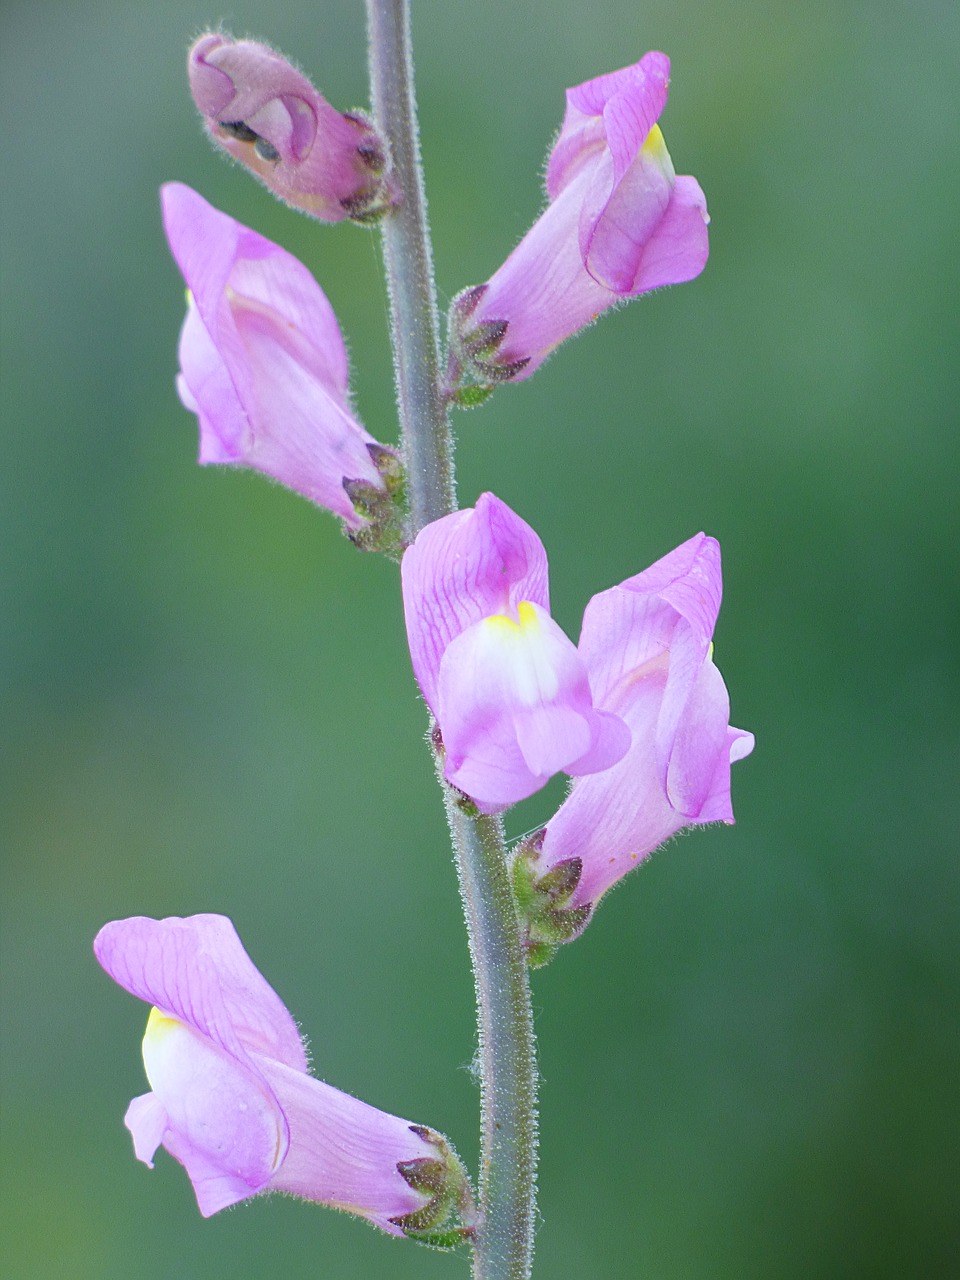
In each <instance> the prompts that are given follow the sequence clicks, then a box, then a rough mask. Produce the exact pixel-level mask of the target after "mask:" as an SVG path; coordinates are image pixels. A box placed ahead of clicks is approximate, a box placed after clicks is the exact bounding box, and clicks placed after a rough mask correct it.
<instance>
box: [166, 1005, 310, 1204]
mask: <svg viewBox="0 0 960 1280" xmlns="http://www.w3.org/2000/svg"><path fill="white" fill-rule="evenodd" d="M143 1061H144V1066H145V1067H146V1070H147V1076H148V1078H149V1080H150V1083H151V1085H152V1086H153V1091H154V1094H155V1096H156V1098H157V1101H158V1102H159V1103H160V1104H162V1107H163V1110H164V1112H165V1115H166V1126H165V1129H164V1134H163V1145H164V1146H165V1147H166V1149H167V1150H168V1151H169V1152H170V1154H171V1155H172V1156H173V1157H174V1158H175V1159H176V1160H179V1162H180V1163H181V1164H182V1165H183V1166H184V1168H185V1169H186V1170H187V1173H188V1175H189V1177H190V1181H191V1182H192V1183H193V1188H194V1191H195V1193H196V1196H197V1203H198V1205H199V1206H200V1212H201V1213H202V1214H203V1215H204V1217H209V1215H210V1214H212V1213H216V1212H218V1210H220V1209H223V1208H225V1207H226V1206H227V1205H228V1204H235V1203H236V1202H237V1201H238V1200H243V1199H245V1198H246V1197H247V1196H250V1195H253V1194H254V1193H255V1192H257V1191H258V1190H260V1189H261V1188H263V1187H265V1186H266V1185H267V1183H268V1182H269V1181H270V1179H271V1178H272V1177H273V1174H274V1173H275V1172H276V1170H277V1168H278V1167H279V1165H280V1164H281V1163H282V1161H283V1159H284V1156H285V1155H286V1153H287V1144H288V1140H289V1139H288V1127H287V1121H286V1118H285V1116H284V1113H283V1110H282V1108H281V1106H280V1104H279V1102H278V1100H277V1098H276V1096H275V1095H274V1093H273V1090H272V1088H271V1087H270V1085H269V1084H268V1082H267V1081H266V1080H265V1079H264V1077H263V1075H262V1073H261V1071H260V1070H259V1069H258V1068H257V1066H256V1065H254V1063H253V1062H251V1063H250V1065H249V1066H248V1065H247V1064H246V1063H245V1062H244V1061H241V1060H239V1059H237V1058H236V1057H234V1056H233V1055H232V1054H230V1053H229V1052H225V1051H224V1050H223V1049H221V1048H219V1047H218V1046H217V1045H215V1044H213V1043H212V1042H211V1041H210V1040H209V1039H208V1038H207V1037H206V1036H204V1035H202V1034H201V1033H200V1032H198V1031H196V1030H195V1029H194V1028H193V1027H192V1026H189V1025H187V1024H186V1023H184V1022H182V1021H176V1020H173V1019H169V1018H167V1017H166V1016H165V1015H159V1014H157V1013H156V1012H155V1013H154V1014H153V1015H151V1019H150V1021H149V1022H148V1024H147V1034H146V1035H145V1036H144V1041H143ZM256 1061H258V1062H259V1061H261V1059H259V1057H258V1058H257V1060H256Z"/></svg>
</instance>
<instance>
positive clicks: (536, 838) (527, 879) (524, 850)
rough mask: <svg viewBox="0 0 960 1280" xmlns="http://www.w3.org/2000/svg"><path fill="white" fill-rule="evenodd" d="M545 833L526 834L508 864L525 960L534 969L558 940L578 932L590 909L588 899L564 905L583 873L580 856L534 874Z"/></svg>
mask: <svg viewBox="0 0 960 1280" xmlns="http://www.w3.org/2000/svg"><path fill="white" fill-rule="evenodd" d="M544 835H545V831H543V830H541V831H538V832H536V833H535V834H534V835H533V836H530V837H528V838H527V839H526V840H525V841H524V842H523V843H522V844H521V845H520V847H519V849H518V850H517V853H516V855H515V857H514V860H513V865H512V867H511V873H512V874H511V878H512V882H513V895H514V900H515V902H516V904H517V915H518V916H519V918H520V926H521V930H522V933H523V939H524V945H525V947H526V952H527V961H528V963H529V964H530V966H531V968H534V969H538V968H540V967H542V966H543V965H545V964H546V963H547V962H548V961H549V960H551V959H552V957H553V954H554V952H555V951H556V950H557V947H558V946H560V944H561V943H563V942H569V941H570V940H571V938H575V937H576V936H577V935H578V934H579V933H581V932H582V931H583V929H584V927H585V926H586V923H587V921H588V920H589V919H590V915H591V913H592V911H593V905H592V904H591V903H587V904H586V905H585V906H581V907H571V906H568V905H567V904H568V903H569V902H570V899H571V898H572V897H573V895H574V892H575V891H576V888H577V885H578V884H579V883H580V877H581V876H582V875H583V861H582V859H580V858H566V859H564V861H563V862H558V863H557V865H556V866H555V867H551V868H550V870H549V871H547V872H545V873H544V874H543V875H538V874H537V864H538V862H539V857H540V850H541V848H542V846H543V837H544Z"/></svg>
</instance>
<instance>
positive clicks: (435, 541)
mask: <svg viewBox="0 0 960 1280" xmlns="http://www.w3.org/2000/svg"><path fill="white" fill-rule="evenodd" d="M401 572H402V581H403V608H404V616H405V618H406V624H407V639H408V641H409V644H410V656H411V658H412V660H413V670H414V674H415V675H416V677H417V682H418V684H419V685H420V689H421V691H422V693H423V696H424V698H425V700H426V703H427V706H428V707H429V708H430V709H431V711H432V712H433V713H434V715H436V714H437V681H438V678H439V671H440V661H441V658H442V656H443V652H444V650H445V649H446V647H447V646H448V645H449V644H450V642H451V641H452V640H453V639H454V638H455V637H456V636H458V635H459V634H460V633H461V632H462V631H463V630H464V629H465V628H466V627H469V626H471V625H472V624H473V623H475V622H477V621H479V620H480V619H481V618H484V617H487V616H489V615H490V614H494V613H512V612H513V611H514V610H515V609H516V606H517V604H519V602H520V601H521V600H529V601H531V602H532V603H534V604H538V605H542V607H543V608H544V609H546V608H549V596H548V589H547V557H546V552H545V551H544V549H543V543H542V542H541V541H540V539H539V538H538V537H537V535H536V534H535V533H534V531H533V530H532V529H531V528H530V526H529V525H528V524H526V522H525V521H523V520H521V519H520V517H519V516H518V515H516V514H515V513H514V512H513V511H511V510H510V508H509V507H508V506H507V505H506V503H503V502H501V501H500V499H499V498H497V497H495V496H494V495H493V494H492V493H485V494H481V495H480V497H479V498H478V499H477V505H476V507H475V508H473V509H471V508H469V507H468V508H466V509H465V510H463V511H456V512H454V513H453V515H450V516H445V517H444V518H443V519H441V520H436V521H434V523H433V524H430V525H427V527H426V528H425V529H423V530H422V531H421V532H420V534H419V535H418V536H417V539H416V541H415V542H414V543H413V545H412V546H410V547H408V548H407V550H406V552H405V553H404V557H403V564H402V566H401Z"/></svg>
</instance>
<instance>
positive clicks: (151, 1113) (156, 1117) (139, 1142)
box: [123, 1093, 167, 1169]
mask: <svg viewBox="0 0 960 1280" xmlns="http://www.w3.org/2000/svg"><path fill="white" fill-rule="evenodd" d="M123 1123H124V1124H125V1125H126V1126H127V1128H128V1129H129V1130H130V1134H131V1136H132V1137H133V1150H134V1153H135V1154H136V1157H137V1159H138V1160H141V1161H142V1162H143V1163H144V1164H145V1165H146V1166H147V1168H148V1169H152V1168H153V1157H154V1156H155V1155H156V1152H157V1147H159V1145H160V1143H161V1142H162V1141H163V1135H164V1134H165V1133H166V1131H167V1112H166V1109H165V1107H164V1105H163V1103H162V1102H161V1101H160V1099H159V1098H158V1097H157V1095H156V1094H155V1093H141V1094H140V1096H139V1097H138V1098H132V1099H131V1101H130V1105H129V1106H128V1107H127V1114H126V1115H125V1116H124V1117H123Z"/></svg>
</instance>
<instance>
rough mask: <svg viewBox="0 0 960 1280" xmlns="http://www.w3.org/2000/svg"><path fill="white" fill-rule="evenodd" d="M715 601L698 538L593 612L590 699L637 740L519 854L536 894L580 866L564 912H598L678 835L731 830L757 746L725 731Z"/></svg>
mask: <svg viewBox="0 0 960 1280" xmlns="http://www.w3.org/2000/svg"><path fill="white" fill-rule="evenodd" d="M720 596H721V577H720V547H719V545H718V544H717V542H716V541H715V540H714V539H713V538H708V537H707V536H706V535H705V534H702V533H699V534H697V535H696V537H693V538H691V539H689V541H687V542H684V543H683V544H682V545H681V546H679V547H677V549H676V550H675V551H671V552H670V554H669V555H666V556H664V557H663V559H662V560H658V561H657V563H656V564H654V565H652V566H651V567H650V568H649V569H646V570H645V571H644V572H643V573H640V574H637V575H636V577H633V578H628V579H627V580H626V582H622V583H621V584H620V585H619V586H618V587H613V588H612V589H611V590H609V591H602V592H601V593H600V594H599V595H596V596H594V597H593V599H592V600H591V601H590V603H589V604H588V605H587V608H586V611H585V613H584V618H583V630H582V632H581V636H580V645H579V652H580V656H581V658H582V659H583V661H584V662H585V664H586V666H587V669H588V671H589V673H590V687H591V689H592V691H593V698H594V702H595V704H596V705H597V706H598V707H600V708H602V709H603V710H605V711H607V712H610V713H612V714H614V715H617V716H619V717H620V718H621V719H622V720H623V721H624V722H625V723H626V724H627V725H628V726H629V728H630V732H631V735H632V736H631V744H630V749H629V751H627V753H626V755H624V757H623V758H622V759H621V760H620V761H619V762H618V763H616V764H614V765H613V766H612V767H611V768H609V769H607V770H606V771H605V772H604V773H599V774H595V775H593V776H591V777H587V778H578V779H577V780H576V782H574V784H573V787H572V788H571V791H570V794H569V796H568V798H567V799H566V800H565V801H564V803H563V804H562V805H561V806H560V808H559V810H558V811H557V813H556V814H555V815H554V816H553V818H552V819H551V820H550V821H549V822H548V823H547V825H546V831H545V832H542V833H538V836H537V838H536V840H535V841H533V842H531V843H530V844H528V846H527V847H525V848H524V849H522V850H521V851H520V854H519V855H518V856H519V857H522V858H524V859H525V860H526V861H527V863H528V864H529V867H530V873H531V876H532V883H533V885H534V887H535V886H536V883H537V881H538V880H541V879H542V878H543V877H544V876H547V875H549V874H550V873H552V872H554V869H555V868H558V867H569V866H570V865H571V864H572V863H574V860H576V861H577V862H579V875H578V876H577V877H576V880H575V883H574V884H573V885H572V886H571V883H570V877H569V876H568V877H567V880H566V881H565V884H564V887H565V890H566V892H565V894H564V897H563V901H562V904H561V905H562V906H563V907H564V908H565V909H567V910H576V909H578V908H584V907H587V908H589V907H592V906H593V905H594V904H595V903H596V902H597V900H598V899H599V898H600V896H601V894H603V893H605V892H606V890H607V889H609V888H610V886H611V885H612V884H614V883H615V881H617V880H619V879H620V878H621V876H624V875H626V873H627V872H628V871H630V870H632V868H633V867H635V866H637V864H638V863H639V862H640V861H641V860H642V859H643V858H645V857H646V856H647V855H648V854H649V853H651V852H652V851H653V850H654V849H655V848H656V847H657V846H658V845H660V844H662V843H663V842H664V841H665V840H667V839H669V837H670V836H672V835H674V834H675V833H676V832H678V831H680V830H681V828H683V827H688V826H692V825H698V824H703V823H707V822H727V823H732V822H733V809H732V806H731V802H730V765H731V763H732V762H733V761H734V760H741V759H743V757H744V756H747V755H749V754H750V752H751V751H752V750H753V741H754V740H753V734H751V733H746V732H744V731H743V730H742V729H733V728H731V727H730V723H729V720H730V701H729V698H728V696H727V690H726V687H725V685H724V683H723V678H722V677H721V675H720V672H719V671H718V670H717V668H716V667H715V666H714V664H713V657H712V654H713V644H712V641H711V637H712V635H713V628H714V624H715V623H716V619H717V613H718V612H719V609H720ZM548 905H550V906H553V905H554V904H553V903H548ZM584 923H585V921H584ZM561 940H563V939H561V938H557V939H555V941H561ZM534 941H536V939H534Z"/></svg>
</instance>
